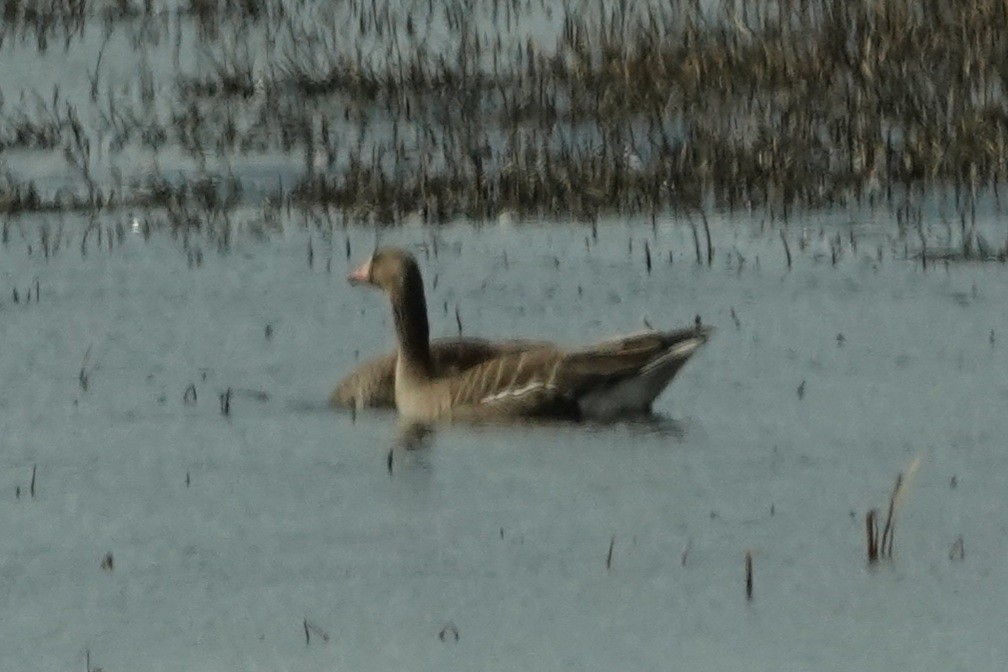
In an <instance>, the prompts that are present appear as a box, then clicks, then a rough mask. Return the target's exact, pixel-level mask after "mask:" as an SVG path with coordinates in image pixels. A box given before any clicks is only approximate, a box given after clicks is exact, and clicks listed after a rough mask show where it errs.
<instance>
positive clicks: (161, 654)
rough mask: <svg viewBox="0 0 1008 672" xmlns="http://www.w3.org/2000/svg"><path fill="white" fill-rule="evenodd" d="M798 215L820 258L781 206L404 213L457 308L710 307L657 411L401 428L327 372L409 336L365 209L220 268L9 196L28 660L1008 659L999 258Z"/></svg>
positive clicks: (573, 334)
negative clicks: (56, 232) (447, 220)
mask: <svg viewBox="0 0 1008 672" xmlns="http://www.w3.org/2000/svg"><path fill="white" fill-rule="evenodd" d="M857 216H858V217H862V216H864V217H868V216H870V213H868V214H866V213H861V214H860V215H857ZM997 221H998V220H996V219H991V220H990V221H988V220H986V219H985V220H984V221H983V224H984V226H987V225H989V226H991V227H994V228H996V226H997ZM805 224H806V225H807V226H808V228H809V234H808V236H807V237H808V243H807V244H806V245H805V247H804V249H801V247H800V245H799V240H800V238H801V236H800V234H799V230H798V228H791V229H789V230H788V231H787V236H788V237H789V240H790V241H791V251H792V255H793V265H792V268H791V270H788V269H787V265H786V262H785V259H784V252H783V245H782V244H781V240H780V237H779V236H778V234H777V231H776V230H768V229H765V230H764V232H763V233H761V232H760V222H759V221H758V220H746V219H738V220H731V221H729V220H722V219H720V218H712V220H711V230H712V238H713V246H714V248H715V263H714V265H713V266H711V267H709V268H708V267H707V266H706V265H698V264H697V263H696V260H695V254H694V250H693V240H692V231H691V229H690V227H689V225H688V224H687V223H686V222H685V221H683V220H671V219H663V220H660V221H659V222H658V226H657V228H656V229H655V230H654V231H652V229H651V227H650V223H649V222H634V221H620V220H612V221H603V222H601V223H600V224H599V227H598V240H597V242H596V241H593V240H592V236H591V230H590V229H589V228H586V227H583V226H566V225H560V224H556V225H548V226H545V225H537V224H528V225H521V224H492V225H488V224H482V225H479V226H473V225H471V224H464V225H458V226H453V227H446V228H441V229H421V228H409V227H406V228H403V229H398V230H395V231H392V232H386V233H384V234H383V235H382V236H381V242H383V243H395V244H401V245H406V246H408V247H410V248H411V249H413V250H414V251H415V253H416V254H417V256H418V258H419V259H420V261H421V266H422V268H423V271H424V273H425V278H426V284H427V288H428V298H429V305H430V307H431V313H432V325H433V330H434V332H435V334H438V335H451V334H452V333H454V332H455V331H456V325H455V318H454V308H455V307H456V306H458V309H459V314H460V316H461V320H462V323H463V331H464V333H465V334H469V335H482V336H488V337H507V336H520V337H528V338H549V339H554V340H558V341H561V342H567V343H572V344H578V343H584V342H590V341H592V340H595V339H599V338H604V337H607V336H611V335H614V334H617V333H621V332H626V331H633V330H637V329H640V328H641V327H642V326H643V321H644V320H645V319H647V320H648V322H649V323H651V324H653V325H654V326H655V327H676V326H681V325H687V324H690V323H692V321H693V319H694V317H695V316H696V315H700V316H701V319H702V321H703V322H704V323H705V324H712V325H715V326H716V327H717V328H718V331H717V333H716V334H715V337H714V338H713V339H712V341H711V342H710V343H709V344H708V346H707V347H706V348H705V349H704V350H702V351H701V352H700V353H699V354H698V355H697V356H696V357H695V359H694V360H693V361H691V362H690V363H689V364H688V365H687V367H686V368H685V369H684V370H683V371H682V372H681V374H680V376H679V377H678V378H677V379H676V380H675V382H674V383H673V384H672V386H671V387H670V389H669V390H668V391H667V392H666V394H665V395H663V396H662V397H660V398H659V401H658V403H657V405H656V409H655V410H656V412H657V414H658V416H659V417H658V418H657V419H656V420H655V421H652V422H645V423H624V424H617V425H615V426H599V425H593V426H582V425H576V424H561V425H555V426H554V425H545V426H515V427H490V428H466V427H452V428H441V429H438V430H437V431H436V432H435V433H434V434H433V435H431V436H429V437H427V439H426V441H425V442H424V444H423V446H422V447H421V448H418V449H416V450H403V449H402V448H396V447H395V446H396V443H397V432H398V429H397V423H396V420H395V417H394V415H393V414H389V413H384V412H362V413H360V414H358V415H357V416H356V417H355V418H354V417H352V416H351V415H350V414H347V413H343V412H337V411H332V410H329V409H327V408H325V406H324V400H325V398H326V396H327V394H328V392H329V391H330V389H331V388H332V386H334V385H335V383H336V382H337V380H338V379H339V378H340V377H341V376H342V375H343V374H344V373H346V372H347V371H348V370H349V369H351V368H352V367H353V366H354V365H355V363H356V361H358V359H360V358H364V357H367V356H369V355H371V354H373V353H375V352H377V351H380V350H382V349H384V348H388V347H391V344H392V330H391V320H390V315H389V309H388V306H387V305H386V302H385V299H384V298H383V297H382V296H381V295H380V294H379V293H377V292H373V291H366V290H364V289H360V288H351V287H349V286H348V285H346V284H345V282H344V280H343V277H344V275H345V272H346V270H348V269H349V268H350V266H351V265H352V264H353V263H354V262H357V261H359V260H360V259H362V258H364V257H366V255H367V254H369V253H370V250H371V249H372V247H373V245H374V242H375V234H374V232H373V231H372V230H370V229H364V228H350V229H347V230H346V231H343V230H341V229H336V230H334V231H333V233H332V234H331V236H330V235H329V234H328V233H327V234H325V235H322V234H320V233H319V232H317V231H314V232H313V231H308V230H304V229H301V228H299V227H297V226H290V227H286V228H284V229H283V230H281V231H280V232H279V233H278V234H276V235H275V236H274V237H273V238H272V239H270V240H269V241H259V240H256V239H254V238H252V237H249V236H241V235H236V236H235V238H234V239H233V240H232V244H231V247H230V249H229V250H228V251H226V252H223V253H218V252H217V251H215V248H214V247H213V246H212V244H210V243H209V242H203V241H202V240H201V239H199V238H194V239H192V240H190V248H191V249H193V248H196V247H200V249H201V250H202V259H203V261H202V264H201V265H199V266H196V265H195V264H193V265H192V267H190V266H189V264H188V263H187V256H186V254H184V253H181V240H180V239H172V238H171V237H170V236H168V235H165V234H161V233H155V234H154V235H152V236H151V237H150V238H149V239H148V240H146V241H145V240H144V238H143V236H142V235H140V234H139V233H133V232H132V231H127V233H126V235H125V237H124V239H123V241H122V243H121V244H120V243H116V244H115V245H114V246H113V249H112V250H111V251H108V249H107V247H105V246H103V247H102V248H94V247H91V248H89V252H88V254H87V256H86V257H82V256H81V254H80V251H79V249H78V247H79V245H78V241H79V238H78V236H79V235H80V234H79V229H77V228H75V227H76V225H77V221H76V220H74V219H73V218H69V219H68V220H67V222H66V231H67V235H66V237H67V242H65V243H64V244H63V246H62V247H61V248H60V251H59V252H58V253H56V254H55V255H50V258H49V259H48V260H46V259H45V258H44V257H43V255H42V253H41V251H40V250H41V248H40V246H39V245H38V243H37V242H36V240H37V239H36V238H34V236H33V234H32V231H33V229H31V228H30V227H29V228H27V229H26V231H27V233H26V234H25V237H24V238H22V237H20V235H19V234H17V233H15V234H14V235H12V242H10V243H9V244H8V246H7V247H2V248H0V342H2V343H3V344H4V347H3V349H2V353H3V354H2V356H0V379H2V380H3V381H4V385H3V386H2V388H0V429H2V432H0V437H2V439H0V446H2V450H0V456H2V457H0V464H2V468H0V501H2V502H4V503H3V504H2V505H0V529H3V530H4V531H5V534H4V535H2V537H0V538H2V541H0V546H2V557H4V558H5V560H4V561H3V563H2V570H0V571H2V574H3V581H2V582H0V586H2V590H3V598H4V602H5V604H7V605H9V606H8V610H7V612H6V615H5V617H4V619H3V626H2V627H0V651H2V652H3V653H2V654H0V660H2V666H3V667H5V668H18V669H40V670H41V669H52V668H54V667H58V666H62V667H66V666H71V667H72V666H75V665H78V664H80V665H83V664H84V663H83V658H84V655H85V650H88V651H89V652H90V656H91V660H92V665H96V666H100V667H102V668H104V669H106V670H116V669H162V668H165V667H168V666H170V667H179V668H184V669H192V670H218V669H222V668H224V669H235V668H238V669H252V670H257V669H262V670H272V669H333V668H334V667H335V668H349V669H390V668H398V669H431V670H434V669H438V670H442V669H472V668H473V667H484V668H490V669H516V670H517V669H530V668H534V669H566V668H571V669H614V668H619V669H640V668H659V667H666V666H668V665H669V664H670V663H673V662H674V664H676V665H677V666H683V667H689V668H691V669H701V670H732V669H740V670H741V669H820V670H830V669H836V670H840V669H850V668H851V667H852V666H854V667H857V668H859V669H869V670H870V669H877V670H883V669H892V668H893V667H911V666H912V667H914V668H916V669H949V668H956V667H958V666H962V667H963V668H964V669H984V668H988V669H989V668H991V667H994V663H995V661H999V660H1002V659H1003V658H1004V656H1005V654H1006V652H1005V650H1004V644H1003V638H1002V637H1001V635H1000V629H999V624H1000V622H1001V620H1002V619H1001V618H1000V617H1001V615H1003V604H1004V600H1005V595H1004V594H1003V591H1002V590H1001V589H1000V588H998V586H1002V585H1006V581H1005V579H1006V578H1008V577H1006V576H1005V574H1006V568H1005V563H1004V562H1003V560H1002V558H1003V557H1005V553H1006V552H1008V548H1006V546H1008V544H1006V533H1005V528H1004V525H1003V522H1002V521H1001V510H1002V508H1003V506H1002V499H1003V495H1002V492H1003V480H1004V479H1003V477H1002V475H1003V474H1004V473H1005V469H1006V457H1005V455H1004V451H1003V450H1002V440H1001V437H1003V436H1004V435H1005V433H1006V431H1008V425H1006V420H1005V415H1004V413H1002V412H1001V409H1002V408H1003V406H1004V404H1005V400H1006V399H1008V384H1006V383H1005V381H1004V378H1005V377H1004V375H1003V374H1004V371H1005V366H1006V350H1005V346H1004V343H1005V341H1004V339H1005V335H1008V317H1006V315H1005V312H1004V311H1003V310H1002V306H1003V305H1004V303H1005V300H1006V298H1008V282H1006V280H1005V277H1004V273H1003V268H1002V267H1001V266H1000V265H996V264H951V265H949V266H948V267H945V266H944V265H943V264H938V265H932V266H930V267H929V270H928V271H926V272H925V271H924V270H923V269H922V266H921V264H920V262H919V260H917V261H914V260H904V259H902V258H901V257H902V247H901V245H900V244H899V242H898V241H896V240H895V239H893V240H889V239H888V237H887V236H885V235H880V234H879V233H878V232H879V231H880V230H881V229H879V228H877V227H875V228H874V231H875V232H876V233H874V234H872V233H867V232H865V231H864V230H861V229H859V231H860V233H859V237H858V238H857V239H856V240H857V241H858V251H857V252H854V251H853V250H852V249H851V248H850V245H849V242H845V243H844V246H843V249H842V252H841V255H840V257H839V259H838V261H837V263H836V265H835V266H834V265H832V263H831V259H830V256H829V254H828V244H827V243H828V241H829V240H831V236H832V235H833V233H834V231H847V230H848V228H847V227H846V225H843V224H841V225H837V226H834V225H833V224H831V223H830V222H829V221H825V220H816V219H812V218H807V219H806V220H805ZM764 226H765V225H764ZM793 226H796V225H793ZM820 226H822V227H823V237H822V239H820V237H819V227H820ZM992 230H993V228H992ZM702 236H703V234H702V233H701V237H702ZM845 236H846V234H845ZM309 238H311V240H312V246H313V251H314V264H313V267H311V268H309V265H308V261H307V247H308V241H309ZM586 238H587V239H588V240H587V243H586ZM701 239H702V238H701ZM347 240H349V243H350V246H351V260H350V261H349V262H347V261H346V259H345V245H346V242H347ZM435 240H436V245H435ZM630 240H632V241H633V243H632V251H631V250H630V247H631V245H630V242H629V241H630ZM846 240H847V239H846V238H845V241H846ZM645 241H647V244H648V248H649V249H650V251H651V253H652V255H653V268H652V272H651V273H650V274H648V273H647V272H646V270H645V265H644V256H643V255H644V251H643V246H644V243H645ZM31 243H34V245H33V250H32V253H31V255H29V254H28V252H27V246H28V244H31ZM92 244H93V240H92ZM435 247H436V250H437V252H436V254H435V252H434V250H435ZM880 249H881V252H882V259H881V261H879V259H878V255H879V250H880ZM669 250H671V251H672V252H673V259H674V260H673V263H671V264H670V263H669V262H668V251H669ZM824 250H826V252H825V253H824ZM738 255H741V256H742V257H744V259H745V263H744V264H742V265H741V266H739V257H738ZM330 258H331V261H330ZM327 263H328V264H329V271H330V272H326V265H327ZM435 276H436V277H437V287H436V288H434V278H435ZM35 278H37V279H38V282H39V288H40V289H41V299H40V300H39V301H38V302H36V301H35V299H34V293H35V290H34V280H35ZM14 289H17V290H18V291H19V302H18V303H17V304H15V303H14V302H13V299H12V294H13V290H14ZM29 289H31V291H32V294H33V299H32V301H31V303H26V301H25V296H26V293H27V291H28V290H29ZM445 305H447V306H448V314H447V315H445V314H444V306H445ZM733 312H734V315H735V318H733V317H732V313H733ZM736 320H737V322H736ZM266 325H271V326H272V330H271V335H270V337H269V338H267V336H266ZM840 335H842V336H843V338H840ZM82 369H83V370H84V371H83V372H84V376H86V378H87V389H86V390H85V389H83V386H82V383H81V370H82ZM190 384H191V385H193V386H194V388H195V390H196V393H197V399H196V402H195V404H192V405H187V404H186V403H185V402H184V400H183V398H184V396H185V391H186V389H187V387H188V386H189V385H190ZM799 387H802V390H803V393H802V395H799V393H798V389H799ZM228 388H232V390H233V391H234V393H233V398H232V401H231V406H230V415H229V416H228V417H224V416H223V415H222V414H221V409H220V401H219V396H218V395H220V394H221V393H224V392H225V391H226V390H227V389H228ZM254 392H255V393H258V392H262V393H266V394H267V395H268V399H267V400H265V401H263V400H261V399H258V398H256V395H255V394H253V393H254ZM390 450H392V451H393V455H392V458H393V459H392V465H391V471H390V469H389V452H390ZM915 458H919V459H920V468H919V469H918V471H917V472H916V474H915V475H914V476H913V479H912V480H911V482H910V483H909V485H908V488H907V491H906V494H905V497H904V504H903V507H902V510H901V511H900V512H899V514H898V519H897V526H896V535H895V554H894V556H895V557H894V558H893V559H892V560H891V561H888V560H887V561H883V562H881V563H880V564H878V565H877V566H874V567H872V566H869V565H868V564H867V563H866V556H865V542H864V515H865V513H866V512H867V511H868V509H870V508H873V507H878V508H881V509H882V510H883V512H884V510H885V506H886V505H887V502H888V497H889V493H890V491H891V489H892V486H893V483H894V481H895V478H896V475H897V474H898V473H899V472H900V471H902V470H905V469H906V468H907V467H908V465H909V464H910V463H911V461H912V460H914V459H915ZM33 466H35V467H36V468H37V477H36V493H35V497H34V498H32V497H31V496H30V494H29V484H30V479H31V473H32V468H33ZM18 489H19V490H20V494H19V497H16V495H15V493H16V491H17V490H18ZM960 535H961V536H962V538H963V543H964V550H965V557H964V559H963V560H961V561H960V560H958V559H950V549H951V547H952V545H953V544H954V542H955V541H956V539H957V538H958V537H959V536H960ZM610 543H612V553H611V557H610V558H609V560H610V562H609V567H608V568H607V567H606V564H607V557H608V556H609V548H610ZM747 550H751V551H753V553H754V567H755V576H754V579H755V593H754V599H753V600H752V601H747V600H746V598H745V594H744V576H743V557H744V554H745V552H746V551H747ZM108 552H111V553H112V554H113V557H114V568H113V570H112V571H110V572H109V571H103V570H102V569H101V568H100V566H99V565H100V563H101V560H102V558H103V557H104V555H105V554H106V553H108ZM306 620H307V622H308V624H309V626H310V627H309V642H308V644H307V645H306V638H305V632H304V630H305V621H306ZM454 630H457V631H458V634H459V637H458V641H455V638H454V634H453V633H454ZM442 632H444V633H445V634H444V637H443V638H442V637H441V636H440V633H442ZM321 633H324V634H325V635H327V636H328V641H325V639H324V638H323V636H322V634H321Z"/></svg>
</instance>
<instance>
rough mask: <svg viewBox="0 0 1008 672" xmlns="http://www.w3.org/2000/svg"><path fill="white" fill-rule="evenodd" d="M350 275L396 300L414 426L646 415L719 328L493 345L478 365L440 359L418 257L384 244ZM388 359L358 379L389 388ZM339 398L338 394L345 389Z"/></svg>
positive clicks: (406, 413) (402, 404) (398, 372)
mask: <svg viewBox="0 0 1008 672" xmlns="http://www.w3.org/2000/svg"><path fill="white" fill-rule="evenodd" d="M347 280H348V281H349V282H350V283H351V284H354V285H369V286H373V287H377V288H378V289H381V290H382V291H384V292H385V293H386V294H388V296H389V299H390V301H391V304H392V315H393V319H394V322H395V331H396V340H397V346H398V347H397V351H396V354H395V368H394V374H393V375H392V381H393V382H392V386H393V398H394V400H395V406H396V409H397V410H398V413H399V415H400V416H401V417H402V418H403V419H404V420H406V421H409V422H419V423H431V422H452V421H483V420H496V419H515V418H533V417H549V418H565V419H573V420H582V419H599V420H608V419H613V418H615V417H619V416H621V415H625V414H628V413H644V412H647V411H649V410H650V408H651V404H652V402H653V401H654V399H655V398H656V397H657V396H658V395H659V394H660V393H661V392H662V391H663V390H664V389H665V387H666V386H667V385H668V383H669V382H670V381H671V380H672V378H673V377H674V376H675V374H676V373H678V371H679V369H681V368H682V366H683V365H684V364H685V363H686V361H687V360H688V359H689V358H690V357H691V356H692V355H693V353H694V352H696V350H697V349H698V348H699V347H700V346H702V345H703V344H704V343H706V342H707V340H708V339H709V338H710V336H711V334H712V333H713V330H712V329H711V328H710V327H705V326H700V325H697V326H695V327H691V328H689V329H681V330H676V331H646V332H642V333H638V334H632V335H629V336H623V337H619V338H615V339H611V340H607V341H602V342H600V343H595V344H593V345H589V346H585V347H581V348H574V349H568V348H562V347H560V346H558V345H554V344H551V343H527V344H526V346H525V347H522V346H521V345H514V343H516V342H512V347H511V348H510V349H509V348H507V347H502V348H500V349H498V350H496V351H495V352H489V353H488V352H486V351H484V353H483V354H485V355H486V357H485V358H482V359H480V358H478V357H477V358H476V359H477V360H478V361H475V362H472V363H468V362H465V361H459V363H458V365H457V366H449V367H445V366H444V365H443V362H441V360H439V359H438V357H437V356H436V355H435V352H437V350H438V347H435V348H432V347H431V342H430V328H429V325H428V321H427V301H426V297H425V295H424V289H423V279H422V277H421V273H420V267H419V266H418V264H417V261H416V259H415V258H414V257H413V255H412V254H410V253H409V252H407V251H405V250H402V249H399V248H394V247H384V248H379V249H377V250H376V251H375V252H374V254H373V255H372V256H371V258H370V259H368V260H367V261H365V262H364V263H363V264H361V266H360V267H359V268H357V269H356V270H355V271H353V272H352V273H350V275H349V276H347ZM517 343H518V344H521V343H522V342H517ZM442 345H443V344H442ZM494 347H496V346H494ZM491 349H493V348H491ZM382 362H384V363H385V364H381V363H382ZM439 362H440V363H439ZM388 364H391V359H385V358H382V359H379V360H373V361H372V362H369V363H367V364H365V365H363V366H362V367H361V368H360V369H358V371H357V372H355V374H353V375H357V374H359V377H360V378H368V377H369V376H373V377H372V378H371V379H370V381H369V383H371V384H373V385H374V386H375V387H376V388H377V386H380V385H382V384H387V382H385V383H383V382H382V381H387V380H388V375H387V370H386V371H385V372H384V373H382V374H379V373H377V372H378V371H379V370H380V369H381V368H382V367H383V366H386V365H388ZM467 364H468V365H467ZM369 367H370V368H369ZM353 375H351V377H350V379H352V378H353ZM348 380H349V379H348ZM344 382H346V381H344ZM333 396H334V397H338V396H339V390H337V392H336V393H334V395H333Z"/></svg>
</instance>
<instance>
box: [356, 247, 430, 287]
mask: <svg viewBox="0 0 1008 672" xmlns="http://www.w3.org/2000/svg"><path fill="white" fill-rule="evenodd" d="M347 282H349V283H350V284H351V285H371V286H373V287H377V288H378V289H381V290H383V291H385V292H386V293H388V294H391V295H393V296H395V295H398V294H402V292H403V290H404V289H406V288H407V287H412V286H416V285H419V286H421V287H422V281H421V280H420V267H419V266H418V265H417V262H416V259H415V258H414V257H413V255H412V254H410V253H409V252H407V251H406V250H402V249H399V248H397V247H382V248H379V249H377V250H375V252H374V254H372V255H371V258H370V259H368V260H367V261H365V262H364V263H363V264H361V265H360V266H359V267H358V268H357V270H355V271H354V272H353V273H351V274H350V275H348V276H347Z"/></svg>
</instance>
